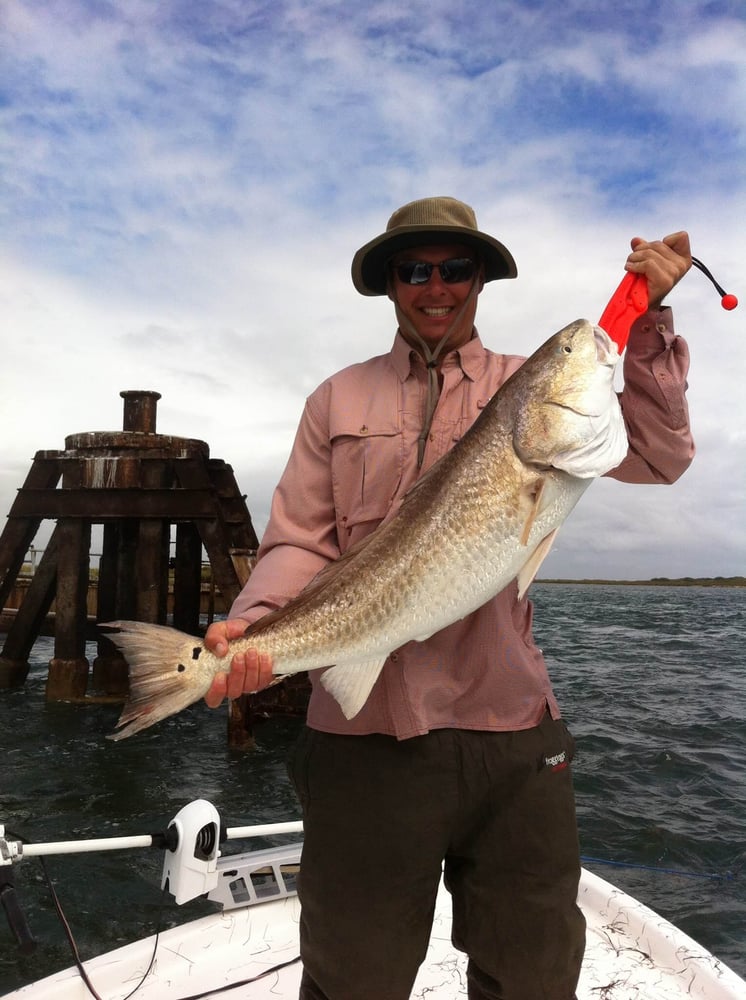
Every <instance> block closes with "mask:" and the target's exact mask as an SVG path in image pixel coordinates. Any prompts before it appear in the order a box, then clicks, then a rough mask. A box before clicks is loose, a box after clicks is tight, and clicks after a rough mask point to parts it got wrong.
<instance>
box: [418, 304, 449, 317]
mask: <svg viewBox="0 0 746 1000" xmlns="http://www.w3.org/2000/svg"><path fill="white" fill-rule="evenodd" d="M452 311H453V309H452V307H451V306H423V307H422V312H423V313H424V314H425V315H426V316H432V317H434V318H436V319H437V318H438V317H440V316H448V315H449V313H451V312H452Z"/></svg>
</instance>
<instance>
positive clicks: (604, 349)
mask: <svg viewBox="0 0 746 1000" xmlns="http://www.w3.org/2000/svg"><path fill="white" fill-rule="evenodd" d="M593 339H594V340H595V342H596V357H597V359H598V363H599V364H600V365H603V366H604V367H605V368H614V367H615V365H616V363H617V361H618V360H619V351H618V350H617V346H616V344H615V343H614V341H613V340H612V339H611V337H610V336H609V335H608V333H607V332H606V330H604V329H603V327H600V326H594V327H593Z"/></svg>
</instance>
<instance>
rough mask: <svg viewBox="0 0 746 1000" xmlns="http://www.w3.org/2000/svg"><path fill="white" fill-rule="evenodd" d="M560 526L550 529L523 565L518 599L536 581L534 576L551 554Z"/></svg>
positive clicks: (519, 580)
mask: <svg viewBox="0 0 746 1000" xmlns="http://www.w3.org/2000/svg"><path fill="white" fill-rule="evenodd" d="M558 531H559V528H555V529H554V531H550V532H549V534H548V535H546V536H545V537H544V538H542V540H541V541H540V542H539V544H538V545H537V546H536V548H535V549H534V551H533V552H532V553H531V555H530V556H529V557H528V559H527V560H526V562H525V563H524V564H523V566H522V567H521V571H520V573H519V574H518V577H517V580H518V600H519V601H520V600H522V598H523V595H524V594H525V593H526V591H527V590H528V588H529V587H530V586H531V584H532V583H533V581H534V577H535V576H536V574H537V573H538V572H539V567H540V566H541V564H542V563H543V562H544V560H545V559H546V557H547V555H548V554H549V550H550V549H551V547H552V544H553V543H554V539H555V536H556V534H557V532H558Z"/></svg>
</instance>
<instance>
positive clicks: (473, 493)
mask: <svg viewBox="0 0 746 1000" xmlns="http://www.w3.org/2000/svg"><path fill="white" fill-rule="evenodd" d="M618 359H619V354H618V352H617V349H616V346H615V345H614V343H613V342H612V341H611V340H610V339H609V337H608V336H607V334H606V333H605V332H604V331H603V330H602V329H601V328H600V327H594V326H593V325H592V324H591V323H589V322H588V321H587V320H578V321H576V322H575V323H572V324H570V326H567V327H565V329H564V330H561V331H560V332H559V333H557V334H555V335H554V336H553V337H551V338H550V339H549V340H548V341H547V342H546V343H545V344H543V345H542V346H541V347H540V348H539V349H538V350H537V351H536V352H535V353H534V354H533V355H531V357H530V358H528V359H527V360H526V361H525V362H524V364H523V365H522V366H521V367H520V368H519V369H518V370H517V371H516V372H515V373H514V374H513V375H512V376H511V378H510V379H508V381H507V382H505V383H504V385H502V386H501V387H500V389H499V390H498V391H497V392H496V393H495V395H494V396H493V397H492V399H491V400H490V402H489V403H488V405H487V406H486V407H485V408H484V410H483V411H482V413H481V414H480V415H479V417H478V419H477V420H476V421H475V423H474V424H473V426H472V427H471V428H470V430H469V431H468V432H467V433H466V434H465V435H464V437H463V438H462V439H461V441H459V442H458V444H456V446H455V447H454V448H453V449H452V450H451V451H449V452H448V453H447V454H446V455H444V456H443V457H442V458H441V459H440V461H439V462H437V463H436V464H435V465H434V466H433V467H432V468H431V469H430V470H429V471H428V472H427V473H426V475H424V476H423V477H422V478H421V479H420V480H419V481H418V482H417V483H416V485H415V486H414V487H413V488H412V489H411V490H410V491H409V492H408V493H407V495H406V496H405V498H404V500H403V502H402V504H401V507H400V508H399V510H398V511H397V513H396V514H395V516H394V517H392V518H391V519H390V520H388V521H386V522H384V523H383V524H381V525H380V526H379V527H378V528H377V529H376V530H375V531H374V532H373V533H372V534H371V535H369V536H368V537H367V538H365V539H364V540H363V541H362V542H361V543H359V544H358V545H357V546H354V547H353V548H351V549H350V550H349V551H348V552H346V553H345V554H344V555H343V556H341V557H340V558H339V559H338V560H336V561H335V562H333V563H331V564H329V566H327V567H326V568H325V569H323V570H322V571H321V572H320V573H319V574H318V575H317V576H316V577H315V579H314V580H312V581H311V583H310V584H309V585H308V586H307V587H306V588H305V590H303V591H302V592H301V593H300V594H299V595H298V597H296V598H295V599H293V600H291V601H290V602H289V603H288V604H287V605H286V606H285V607H283V608H281V609H280V610H278V611H274V612H271V613H270V614H267V615H265V616H264V617H263V618H261V619H260V620H259V621H257V622H255V623H254V624H253V625H251V626H249V627H248V629H247V631H246V633H245V635H243V636H242V637H241V638H239V639H235V640H233V641H232V642H231V643H230V646H229V650H228V654H227V655H226V656H225V657H224V658H222V659H219V658H218V657H216V656H215V655H214V654H213V653H212V652H211V651H210V650H208V649H206V647H205V646H204V645H203V644H202V642H201V641H200V640H199V639H196V638H194V637H193V636H188V635H185V634H184V633H182V632H178V631H176V630H174V629H171V628H167V627H165V626H159V625H149V624H144V623H140V622H112V623H111V627H116V628H117V629H119V632H118V633H113V634H111V636H110V638H111V640H112V642H114V643H115V645H116V646H118V647H119V649H120V650H121V651H122V654H123V655H124V657H125V659H126V660H127V662H128V664H129V676H130V695H129V698H128V700H127V702H126V704H125V706H124V709H123V711H122V715H121V717H120V719H119V722H118V725H119V726H120V727H124V728H121V729H120V731H119V732H117V733H115V734H114V735H113V736H112V737H111V738H112V739H123V738H124V737H126V736H131V735H132V734H133V733H136V732H138V731H139V730H141V729H145V728H146V727H148V726H151V725H153V723H155V722H158V721H160V720H161V719H164V718H166V717H167V716H169V715H173V714H174V713H175V712H178V711H180V710H181V709H182V708H185V707H186V706H187V705H190V704H192V703H193V702H195V701H198V700H199V699H200V698H202V697H203V696H204V695H205V693H206V692H207V690H208V688H209V687H210V684H211V682H212V679H213V677H214V676H215V674H216V673H217V672H218V671H220V670H223V671H227V670H228V666H229V663H230V660H231V659H232V657H233V655H234V654H235V653H237V652H241V651H244V650H246V649H249V648H256V649H257V650H259V651H260V652H267V653H269V654H270V655H271V657H272V662H273V671H274V673H275V674H277V675H278V676H281V675H285V674H293V673H297V672H300V671H303V670H314V669H317V668H320V667H326V668H328V669H326V670H325V672H324V673H323V675H322V679H321V680H322V684H323V685H324V686H325V687H326V688H327V690H328V691H329V692H330V693H331V694H332V695H333V696H334V697H335V698H336V699H337V701H338V702H339V704H340V706H341V708H342V711H343V712H344V714H345V716H346V717H347V718H352V717H353V716H354V715H356V714H357V713H358V712H359V711H360V709H361V708H362V706H363V705H364V703H365V701H366V699H367V697H368V695H369V694H370V691H371V689H372V687H373V685H374V683H375V681H376V679H377V677H378V675H379V673H380V672H381V669H382V668H383V664H384V662H385V661H386V659H387V657H388V656H389V654H390V653H392V652H393V651H394V650H395V649H398V648H399V647H400V646H402V645H404V644H405V643H407V642H410V641H411V640H418V641H422V640H424V639H426V638H428V637H429V636H431V635H432V634H433V633H435V632H438V631H439V630H440V629H443V628H445V627H446V626H448V625H450V624H452V623H453V622H455V621H457V620H459V619H461V618H463V617H465V616H466V615H468V614H470V613H471V612H472V611H474V610H476V609H477V608H478V607H481V605H483V604H484V603H486V602H487V601H488V600H490V599H491V598H492V597H494V595H495V594H497V593H498V592H499V591H500V590H502V589H503V588H504V587H505V586H507V585H508V584H509V583H510V582H511V580H513V579H514V578H516V577H517V578H518V584H519V590H520V593H521V595H523V594H524V593H525V591H526V590H527V588H528V586H529V584H530V583H531V581H532V580H533V578H534V576H535V575H536V572H537V570H538V568H539V566H540V565H541V562H542V560H543V559H544V557H545V556H546V554H547V552H548V551H549V548H550V547H551V543H552V540H553V538H554V536H555V534H556V532H557V530H558V529H559V528H560V526H561V525H562V523H563V522H564V520H565V518H566V517H567V516H568V514H569V513H570V511H571V510H572V508H573V507H574V506H575V504H576V503H577V501H578V500H579V499H580V497H581V495H582V494H583V492H584V491H585V490H586V489H587V487H588V486H589V485H590V483H591V482H592V481H593V479H595V478H596V477H598V476H601V475H603V474H604V473H605V472H608V471H609V470H610V469H613V468H615V467H616V466H617V465H618V464H619V463H620V462H621V461H622V459H623V458H624V457H625V455H626V453H627V437H626V433H625V430H624V424H623V420H622V415H621V411H620V407H619V403H618V400H617V396H616V393H615V392H614V388H613V376H614V368H615V366H616V363H617V361H618Z"/></svg>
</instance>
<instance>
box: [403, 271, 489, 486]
mask: <svg viewBox="0 0 746 1000" xmlns="http://www.w3.org/2000/svg"><path fill="white" fill-rule="evenodd" d="M478 286H479V276H478V275H475V276H474V279H473V280H472V283H471V288H470V289H469V294H468V295H467V296H466V298H465V299H464V301H463V303H462V305H461V308H460V309H459V310H458V312H457V313H456V315H455V316H454V318H453V322H452V323H450V324H449V326H448V329H447V330H446V332H445V333H444V334H443V336H442V337H441V338H440V340H439V341H438V343H437V344H436V346H435V348H434V349H433V350H431V349H430V347H429V346H428V345H427V344H426V343H425V341H424V340H423V339H422V337H421V336H420V335H419V333H418V332H417V329H416V328H415V325H414V323H413V322H412V321H411V320H410V319H409V317H408V316H405V315H404V313H403V312H402V311H401V309H400V308H399V302H398V300H397V298H396V292H395V291H394V290H393V289H392V290H391V296H392V298H393V300H394V309H395V312H396V318H397V320H398V321H399V328H400V329H402V328H403V329H404V330H406V332H407V333H408V334H409V335H410V336H411V337H412V339H413V340H414V341H415V343H416V344H417V346H418V348H419V351H420V354H421V355H422V357H423V358H424V360H425V366H426V368H427V402H426V405H425V421H424V424H423V427H422V430H421V431H420V434H419V437H418V438H417V468H418V469H421V468H422V462H423V460H424V458H425V445H426V444H427V439H428V437H429V435H430V428H431V427H432V423H433V416H434V415H435V407H436V406H437V405H438V398H439V397H440V385H439V383H438V359H439V357H440V354H441V351H442V350H443V348H444V347H445V346H446V343H447V342H448V338H449V337H450V336H451V334H452V333H453V331H454V329H455V328H456V326H457V325H458V323H459V322H460V321H461V318H462V316H463V315H464V313H465V312H466V309H467V307H468V306H469V305H470V303H471V302H472V301H473V300H474V299H475V298H476V296H477V294H478V292H479V287H478Z"/></svg>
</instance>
